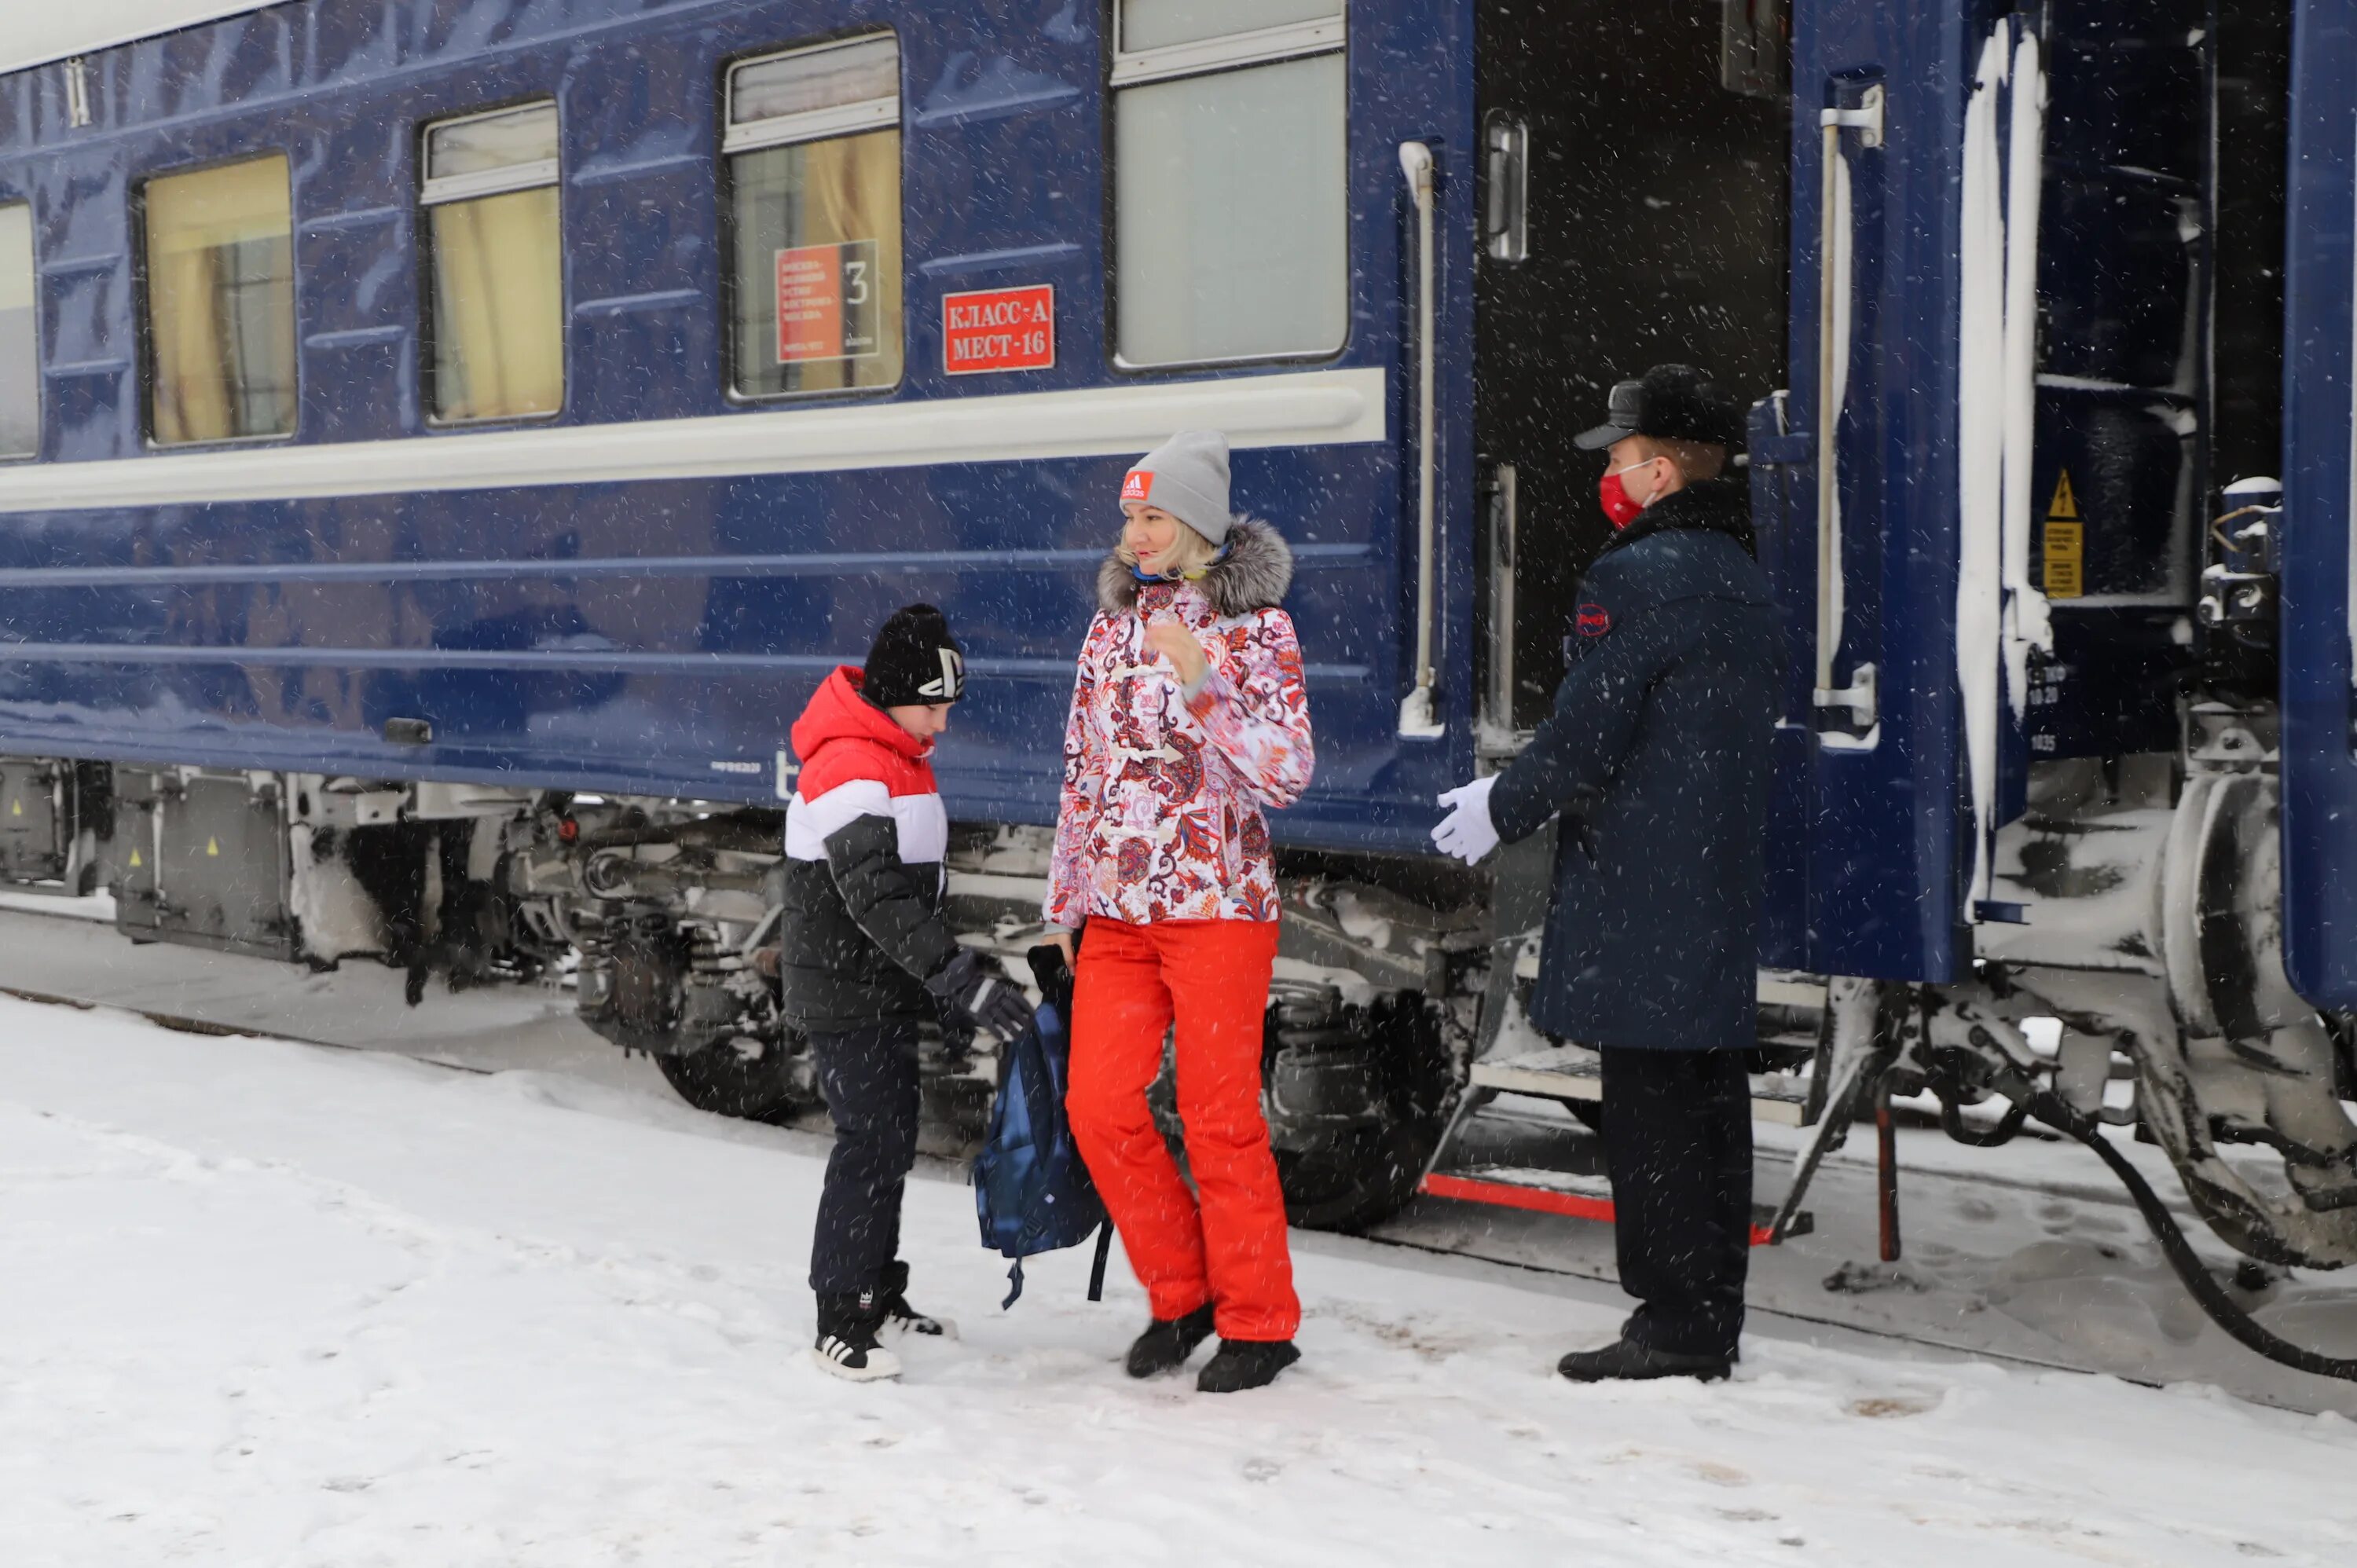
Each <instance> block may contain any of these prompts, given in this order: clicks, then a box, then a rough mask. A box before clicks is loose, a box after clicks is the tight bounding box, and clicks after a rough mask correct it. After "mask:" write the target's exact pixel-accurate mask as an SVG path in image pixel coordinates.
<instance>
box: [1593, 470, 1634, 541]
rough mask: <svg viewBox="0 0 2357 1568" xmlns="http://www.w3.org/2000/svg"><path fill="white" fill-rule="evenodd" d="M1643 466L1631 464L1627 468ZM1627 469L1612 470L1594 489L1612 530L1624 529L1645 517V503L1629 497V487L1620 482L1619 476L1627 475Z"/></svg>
mask: <svg viewBox="0 0 2357 1568" xmlns="http://www.w3.org/2000/svg"><path fill="white" fill-rule="evenodd" d="M1644 466H1645V465H1644V464H1642V463H1631V464H1630V465H1629V468H1641V467H1644ZM1629 468H1615V469H1613V470H1612V471H1611V472H1610V473H1609V474H1607V475H1605V476H1604V480H1603V482H1602V483H1601V484H1599V485H1598V486H1597V487H1596V496H1597V499H1598V500H1599V501H1601V502H1603V503H1604V515H1605V516H1607V517H1609V518H1610V519H1611V520H1612V526H1613V527H1614V528H1626V527H1628V526H1629V525H1630V524H1631V523H1632V522H1634V521H1637V520H1638V519H1639V518H1641V517H1642V516H1644V515H1645V503H1644V502H1642V501H1641V500H1639V499H1637V498H1636V497H1635V496H1632V495H1631V494H1630V493H1629V487H1628V486H1627V485H1624V484H1622V483H1621V482H1620V476H1621V475H1623V474H1625V473H1627V472H1628V471H1629Z"/></svg>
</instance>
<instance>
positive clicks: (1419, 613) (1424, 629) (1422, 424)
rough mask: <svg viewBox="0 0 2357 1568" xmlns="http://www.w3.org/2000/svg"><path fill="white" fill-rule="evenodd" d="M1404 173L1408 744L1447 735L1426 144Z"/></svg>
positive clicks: (1403, 707) (1404, 151)
mask: <svg viewBox="0 0 2357 1568" xmlns="http://www.w3.org/2000/svg"><path fill="white" fill-rule="evenodd" d="M1399 159H1400V173H1401V174H1402V175H1404V176H1405V177H1406V179H1407V188H1408V195H1409V197H1410V198H1411V199H1413V200H1414V201H1415V357H1416V367H1415V375H1416V391H1415V456H1416V472H1415V485H1416V497H1415V514H1416V515H1415V539H1416V563H1415V690H1414V691H1412V692H1410V693H1408V694H1407V696H1406V697H1405V699H1404V700H1403V701H1402V702H1401V703H1400V718H1399V733H1400V737H1401V738H1402V739H1404V740H1437V739H1439V738H1440V736H1442V735H1443V734H1444V733H1445V732H1446V728H1447V726H1446V725H1442V724H1441V722H1440V720H1439V717H1438V715H1437V714H1436V713H1435V712H1434V704H1435V702H1436V700H1437V693H1436V692H1435V691H1434V689H1433V688H1434V682H1435V675H1434V671H1433V668H1432V615H1433V607H1432V590H1433V559H1432V547H1433V532H1434V531H1433V505H1434V494H1433V486H1434V470H1435V467H1436V459H1437V453H1436V452H1435V451H1434V449H1433V442H1434V439H1435V428H1436V426H1437V423H1438V420H1437V396H1436V393H1435V391H1434V384H1435V383H1434V376H1435V374H1436V360H1435V353H1434V349H1435V345H1434V343H1433V318H1434V316H1435V310H1434V306H1433V297H1432V285H1433V263H1432V186H1433V178H1432V174H1433V171H1432V149H1431V148H1430V147H1428V146H1426V145H1425V144H1424V143H1422V142H1402V143H1401V144H1400V149H1399Z"/></svg>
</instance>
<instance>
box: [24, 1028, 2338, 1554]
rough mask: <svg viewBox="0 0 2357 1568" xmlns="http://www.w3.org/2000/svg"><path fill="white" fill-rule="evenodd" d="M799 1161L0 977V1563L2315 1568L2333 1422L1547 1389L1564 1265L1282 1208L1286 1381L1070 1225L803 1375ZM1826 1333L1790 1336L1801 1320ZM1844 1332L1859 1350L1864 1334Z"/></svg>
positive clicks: (2126, 1389) (919, 1266)
mask: <svg viewBox="0 0 2357 1568" xmlns="http://www.w3.org/2000/svg"><path fill="white" fill-rule="evenodd" d="M822 1147H823V1145H822V1144H820V1143H819V1142H818V1141H817V1140H815V1139H813V1138H810V1137H808V1136H805V1135H802V1134H799V1133H792V1132H788V1131H781V1130H779V1129H774V1128H760V1127H747V1126H743V1125H741V1124H736V1123H726V1122H717V1121H715V1120H714V1119H712V1118H708V1117H702V1116H698V1115H696V1114H694V1112H689V1111H687V1110H685V1109H684V1108H683V1107H678V1106H675V1105H666V1104H664V1103H663V1102H662V1101H658V1100H655V1099H652V1098H650V1097H646V1096H641V1095H639V1094H636V1093H632V1092H630V1091H628V1090H618V1089H614V1088H609V1087H605V1086H601V1085H597V1084H595V1083H591V1082H588V1081H586V1080H584V1079H581V1078H578V1077H574V1076H570V1075H567V1074H565V1073H561V1072H556V1073H552V1072H547V1071H539V1070H529V1071H525V1070H519V1071H510V1072H502V1073H499V1074H496V1075H492V1076H479V1075H475V1074H468V1073H457V1072H451V1071H447V1070H441V1069H434V1068H430V1067H426V1066H423V1065H420V1064H417V1063H414V1062H411V1061H407V1060H404V1059H402V1058H397V1057H393V1056H388V1055H382V1054H379V1055H369V1054H362V1053H356V1052H350V1051H329V1050H320V1049H317V1048H312V1047H298V1046H291V1045H286V1044H282V1043H276V1042H271V1041H258V1040H249V1039H240V1038H218V1037H200V1036H189V1035H187V1034H180V1033H173V1032H170V1031H167V1030H164V1029H160V1028H157V1027H155V1026H151V1025H148V1024H145V1023H144V1022H141V1021H138V1020H135V1019H129V1018H125V1017H124V1016H122V1015H113V1014H108V1013H102V1012H87V1011H76V1010H72V1009H67V1008H59V1007H49V1006H36V1005H31V1004H24V1003H21V1002H16V1001H10V1000H0V1256H5V1258H6V1259H7V1265H8V1266H7V1274H6V1280H7V1286H6V1288H5V1290H0V1541H5V1546H6V1553H5V1556H6V1560H7V1561H8V1562H9V1563H27V1564H32V1563H39V1564H70V1565H74V1568H81V1565H85V1564H87V1565H91V1568H100V1565H107V1568H111V1565H113V1564H121V1563H166V1562H171V1563H198V1564H229V1563H274V1564H287V1565H301V1568H307V1565H327V1564H353V1563H400V1564H410V1563H421V1564H422V1563H431V1564H435V1565H436V1568H445V1565H467V1568H473V1565H478V1564H479V1565H484V1568H490V1565H494V1564H496V1565H499V1568H537V1565H541V1564H548V1565H563V1568H573V1565H576V1564H581V1563H623V1562H635V1563H660V1564H673V1563H694V1564H697V1565H699V1568H704V1565H713V1568H717V1565H722V1564H737V1563H745V1564H756V1563H758V1564H774V1563H821V1562H834V1561H845V1562H858V1563H895V1564H907V1565H911V1568H920V1565H921V1568H930V1565H932V1564H957V1565H960V1568H963V1565H964V1564H969V1563H1000V1562H1010V1563H1011V1562H1022V1563H1036V1564H1065V1563H1071V1564H1087V1565H1090V1568H1096V1565H1099V1564H1103V1563H1252V1564H1255V1565H1262V1564H1266V1565H1275V1568H1293V1565H1300V1568H1311V1565H1316V1568H1325V1565H1326V1564H1330V1563H1405V1564H1417V1565H1425V1564H1433V1563H1458V1562H1466V1561H1474V1562H1479V1563H1482V1564H1484V1565H1485V1568H1517V1565H1520V1564H1525V1563H1527V1564H1534V1565H1536V1564H1548V1565H1554V1564H1560V1563H1598V1564H1612V1565H1615V1568H1619V1565H1634V1568H1654V1565H1659V1568H1689V1565H1691V1564H1693V1563H1698V1562H1728V1563H1880V1562H1906V1563H1923V1564H1927V1565H1932V1568H1941V1565H1946V1564H1957V1565H1966V1564H1969V1565H1972V1568H1981V1565H1984V1564H1987V1563H2006V1564H2007V1565H2013V1564H2045V1563H2053V1564H2064V1563H2086V1562H2090V1561H2095V1562H2108V1563H2154V1564H2169V1565H2171V1568H2210V1565H2213V1564H2214V1565H2218V1568H2224V1565H2227V1564H2235V1565H2237V1568H2239V1565H2241V1564H2244V1563H2250V1562H2252V1561H2254V1560H2261V1561H2266V1560H2275V1561H2283V1562H2288V1563H2339V1562H2345V1561H2347V1560H2348V1559H2349V1557H2350V1554H2351V1553H2352V1551H2357V1493H2352V1489H2351V1487H2349V1484H2348V1481H2349V1477H2350V1475H2351V1474H2352V1469H2357V1426H2352V1423H2350V1422H2349V1421H2347V1420H2345V1419H2343V1418H2341V1417H2340V1416H2336V1415H2325V1416H2314V1415H2305V1414H2296V1413H2291V1412H2284V1411H2277V1410H2270V1409H2266V1408H2262V1407H2260V1406H2256V1405H2253V1404H2249V1403H2244V1402H2238V1401H2235V1400H2233V1399H2231V1398H2228V1397H2226V1396H2224V1395H2222V1394H2221V1393H2218V1392H2216V1391H2210V1390H2205V1389H2200V1388H2180V1389H2178V1390H2175V1391H2167V1392H2162V1391H2152V1390H2147V1389H2143V1388H2138V1387H2135V1386H2133V1385H2130V1384H2126V1383H2123V1382H2120V1381H2117V1380H2111V1379H2104V1378H2090V1377H2083V1376H2076V1375H2063V1374H2056V1373H2049V1372H2037V1371H2025V1370H2020V1369H2007V1368H2004V1367H1999V1366H1995V1365H1990V1364H1986V1363H1977V1364H1976V1363H1972V1362H1967V1361H1963V1360H1959V1359H1950V1358H1943V1357H1939V1356H1936V1355H1931V1354H1926V1353H1922V1352H1920V1351H1916V1350H1913V1349H1911V1348H1904V1347H1896V1346H1891V1345H1888V1344H1882V1343H1878V1342H1875V1341H1871V1340H1863V1339H1858V1338H1857V1337H1850V1336H1844V1335H1842V1334H1840V1333H1839V1332H1837V1331H1835V1332H1830V1333H1829V1332H1827V1331H1824V1330H1814V1331H1811V1334H1803V1333H1801V1332H1796V1331H1795V1328H1794V1326H1792V1325H1791V1324H1789V1323H1783V1322H1778V1321H1772V1320H1770V1321H1764V1322H1762V1323H1760V1325H1758V1326H1757V1331H1756V1332H1755V1333H1754V1335H1753V1336H1752V1337H1751V1339H1750V1340H1749V1344H1748V1347H1747V1352H1746V1355H1745V1359H1744V1363H1743V1365H1742V1367H1741V1368H1740V1369H1739V1370H1738V1375H1737V1378H1736V1379H1735V1380H1734V1381H1733V1382H1731V1383H1727V1384H1720V1385H1714V1386H1709V1387H1704V1386H1700V1385H1696V1384H1693V1383H1674V1384H1657V1385H1651V1386H1643V1387H1632V1388H1579V1387H1575V1386H1573V1385H1571V1384H1568V1383H1566V1382H1564V1381H1563V1380H1561V1379H1559V1378H1557V1377H1555V1375H1554V1374H1553V1371H1552V1366H1553V1362H1554V1360H1555V1357H1556V1356H1557V1355H1559V1354H1560V1353H1561V1352H1562V1351H1563V1350H1565V1349H1566V1348H1571V1347H1573V1346H1584V1345H1591V1344H1595V1343H1598V1342H1599V1341H1601V1340H1603V1339H1605V1338H1607V1337H1609V1336H1610V1334H1611V1333H1612V1331H1613V1328H1614V1326H1615V1325H1616V1324H1617V1322H1618V1321H1619V1318H1620V1301H1619V1299H1618V1296H1617V1293H1616V1292H1614V1291H1613V1290H1611V1289H1610V1288H1609V1287H1606V1286H1599V1285H1590V1284H1587V1283H1584V1282H1582V1281H1579V1280H1577V1279H1568V1278H1564V1277H1561V1276H1556V1275H1548V1274H1539V1273H1529V1272H1525V1271H1519V1270H1509V1269H1501V1268H1497V1267H1494V1266H1491V1265H1487V1264H1483V1263H1479V1262H1469V1261H1466V1260H1464V1259H1460V1258H1433V1257H1425V1256H1421V1255H1419V1254H1417V1253H1415V1252H1412V1251H1405V1250H1403V1249H1401V1248H1398V1247H1386V1246H1383V1245H1380V1244H1377V1243H1373V1242H1369V1241H1362V1240H1349V1239H1344V1238H1336V1237H1314V1236H1300V1237H1297V1239H1296V1255H1297V1262H1298V1274H1299V1283H1300V1288H1301V1294H1302V1296H1303V1300H1304V1304H1305V1307H1306V1310H1307V1316H1306V1319H1305V1322H1304V1325H1303V1327H1302V1331H1301V1335H1300V1343H1301V1345H1302V1348H1303V1351H1304V1359H1303V1361H1302V1364H1301V1365H1300V1366H1299V1367H1298V1368H1297V1369H1294V1370H1292V1371H1290V1372H1288V1373H1286V1376H1285V1378H1284V1379H1283V1380H1281V1381H1280V1382H1279V1383H1278V1384H1277V1385H1276V1386H1275V1388H1273V1389H1271V1390H1268V1391H1263V1392H1260V1393H1256V1394H1252V1395H1242V1396H1235V1397H1233V1398H1230V1399H1214V1398H1209V1397H1205V1396H1200V1395H1198V1394H1196V1393H1195V1392H1194V1391H1193V1389H1192V1387H1191V1384H1189V1382H1188V1381H1186V1380H1181V1379H1169V1380H1157V1381H1153V1382H1146V1383H1138V1382H1134V1381H1132V1380H1129V1379H1127V1378H1125V1376H1123V1375H1122V1372H1121V1369H1120V1367H1119V1364H1118V1362H1119V1357H1120V1354H1121V1350H1122V1348H1123V1346H1124V1345H1125V1343H1126V1341H1127V1339H1128V1337H1129V1336H1130V1335H1131V1334H1132V1333H1134V1332H1135V1329H1136V1328H1137V1326H1138V1325H1139V1324H1140V1323H1141V1322H1142V1321H1143V1319H1144V1317H1145V1315H1146V1314H1145V1305H1144V1303H1143V1301H1142V1299H1141V1298H1140V1296H1139V1295H1138V1293H1137V1292H1136V1290H1135V1286H1134V1285H1132V1284H1130V1283H1128V1281H1127V1280H1126V1278H1125V1271H1124V1270H1123V1269H1122V1268H1121V1267H1120V1266H1119V1265H1118V1264H1116V1267H1115V1271H1114V1273H1115V1283H1114V1289H1113V1292H1112V1295H1111V1299H1110V1300H1108V1301H1107V1302H1106V1303H1105V1304H1103V1305H1095V1306H1092V1305H1090V1304H1089V1303H1088V1302H1087V1301H1086V1300H1085V1298H1084V1291H1083V1280H1084V1275H1085V1273H1086V1268H1087V1258H1086V1255H1085V1250H1079V1249H1076V1250H1074V1251H1071V1252H1068V1253H1062V1254H1057V1255H1055V1256H1052V1257H1050V1258H1048V1259H1044V1260H1041V1261H1040V1262H1039V1263H1038V1264H1037V1265H1036V1266H1035V1267H1034V1268H1033V1269H1032V1271H1031V1283H1030V1288H1029V1290H1028V1292H1027V1293H1026V1294H1025V1296H1024V1299H1023V1301H1022V1302H1021V1304H1020V1305H1018V1306H1017V1308H1016V1310H1015V1311H1013V1312H1011V1313H1006V1314H1001V1313H999V1312H998V1311H997V1310H996V1303H997V1300H998V1297H999V1295H1000V1294H1002V1291H1003V1287H1004V1281H1003V1267H1002V1265H1001V1263H1000V1262H999V1261H998V1260H997V1259H996V1258H995V1257H993V1256H991V1255H989V1254H987V1253H985V1252H984V1251H982V1250H981V1249H980V1248H979V1247H978V1246H977V1245H976V1243H975V1239H974V1215H973V1208H972V1204H971V1199H970V1197H969V1195H968V1194H967V1193H966V1192H965V1191H964V1190H963V1188H962V1187H959V1186H957V1185H955V1184H954V1183H952V1182H950V1181H943V1180H935V1179H924V1180H920V1181H918V1182H916V1183H914V1184H912V1187H911V1190H910V1194H909V1219H908V1228H907V1234H906V1240H905V1247H904V1251H906V1253H907V1255H908V1256H909V1257H910V1258H911V1259H912V1260H913V1261H914V1262H915V1265H916V1294H917V1299H918V1300H919V1302H920V1304H921V1305H924V1306H925V1307H927V1308H929V1309H931V1310H933V1311H936V1312H942V1313H946V1314H949V1315H951V1316H955V1317H956V1318H958V1319H959V1320H960V1326H961V1330H962V1336H963V1337H962V1338H961V1340H960V1341H959V1342H957V1343H953V1344H920V1345H917V1346H914V1347H912V1348H909V1351H908V1355H909V1377H908V1379H907V1380H906V1381H905V1382H903V1383H901V1384H899V1385H897V1386H883V1387H853V1386H849V1385H845V1384H843V1383H839V1382H836V1381H834V1380H832V1379H830V1378H828V1377H826V1376H825V1375H823V1373H821V1372H819V1371H818V1370H817V1369H815V1368H813V1366H812V1365H811V1364H810V1362H809V1360H808V1358H807V1356H806V1353H805V1352H806V1348H807V1345H808V1343H809V1339H810V1337H811V1333H812V1325H811V1309H810V1301H809V1298H808V1295H807V1294H806V1293H805V1291H804V1289H803V1286H802V1272H803V1259H804V1254H805V1251H806V1249H807V1247H808V1244H809V1223H810V1215H811V1209H812V1206H813V1199H814V1197H815V1193H816V1188H817V1182H818V1177H819V1172H820V1158H819V1155H820V1152H821V1149H822ZM1812 1336H1813V1337H1815V1338H1818V1339H1820V1340H1824V1341H1825V1342H1824V1343H1810V1342H1809V1338H1810V1337H1812ZM1861 1350H1862V1351H1863V1352H1864V1353H1861Z"/></svg>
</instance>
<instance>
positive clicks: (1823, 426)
mask: <svg viewBox="0 0 2357 1568" xmlns="http://www.w3.org/2000/svg"><path fill="white" fill-rule="evenodd" d="M1841 156H1842V152H1841V125H1840V124H1839V123H1838V122H1837V121H1835V118H1834V112H1833V111H1831V110H1827V111H1826V112H1825V116H1824V159H1823V162H1824V180H1823V189H1822V192H1821V194H1820V195H1819V197H1818V199H1817V693H1818V696H1817V700H1818V701H1819V702H1820V703H1822V702H1824V693H1828V692H1831V691H1832V690H1833V689H1834V656H1835V653H1836V652H1837V651H1838V644H1839V641H1840V638H1841V628H1840V626H1839V625H1838V624H1836V618H1835V612H1834V603H1835V586H1834V574H1835V573H1836V572H1838V571H1840V570H1841V562H1840V560H1839V559H1838V558H1837V557H1838V554H1839V552H1838V551H1837V549H1836V548H1835V543H1836V535H1835V531H1834V522H1833V520H1834V508H1835V505H1837V504H1838V503H1839V500H1840V494H1841V474H1840V470H1839V468H1838V467H1836V465H1837V464H1838V463H1839V461H1840V456H1841V444H1840V433H1841V400H1840V397H1839V395H1838V394H1837V393H1836V392H1835V378H1836V375H1837V373H1838V371H1839V369H1840V367H1839V366H1838V365H1836V364H1835V355H1836V354H1837V353H1838V351H1839V350H1838V347H1837V345H1836V344H1835V332H1834V309H1835V306H1836V305H1837V304H1838V303H1839V295H1838V288H1839V285H1840V282H1841V280H1840V278H1839V277H1838V275H1837V274H1838V273H1839V271H1840V269H1839V268H1837V267H1835V265H1834V251H1835V245H1836V244H1837V242H1839V240H1840V236H1839V235H1838V234H1836V233H1835V231H1834V225H1835V222H1836V221H1837V217H1836V214H1835V207H1836V205H1837V204H1838V202H1839V200H1840V198H1841Z"/></svg>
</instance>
